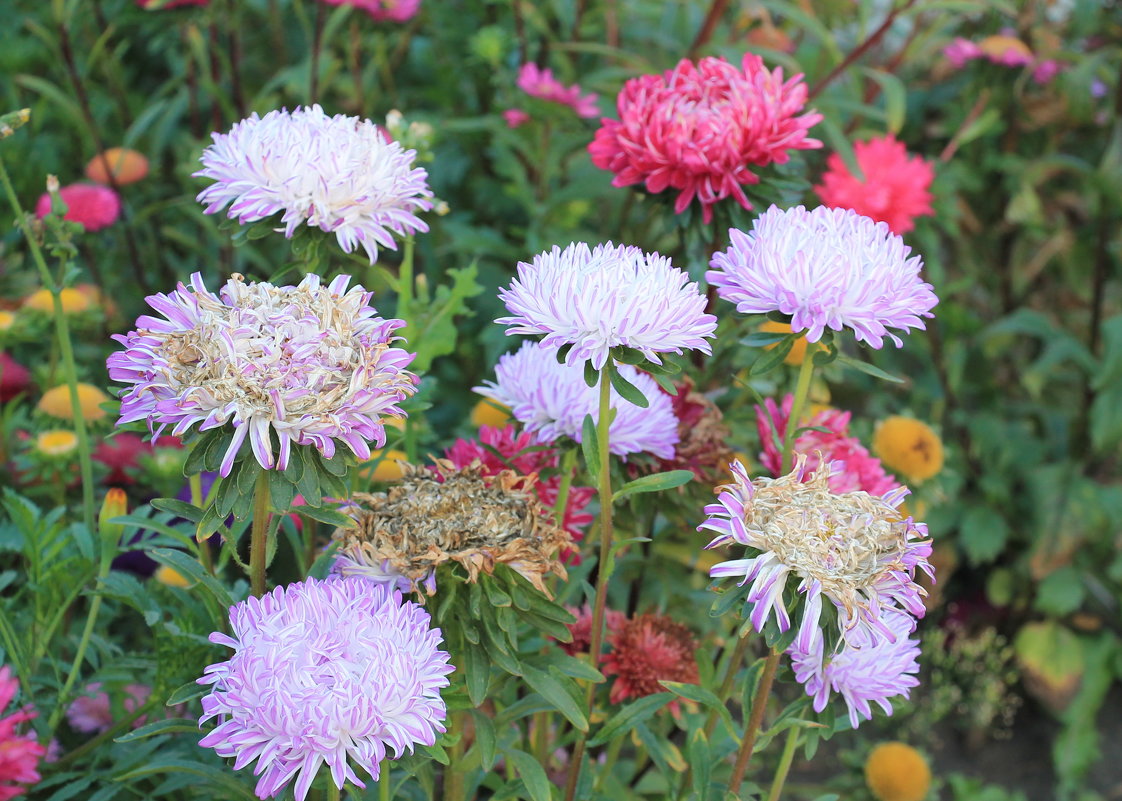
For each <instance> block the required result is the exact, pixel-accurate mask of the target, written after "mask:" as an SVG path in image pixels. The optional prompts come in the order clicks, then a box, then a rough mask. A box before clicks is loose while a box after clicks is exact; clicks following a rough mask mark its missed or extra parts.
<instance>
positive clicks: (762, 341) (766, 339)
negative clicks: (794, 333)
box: [740, 331, 791, 348]
mask: <svg viewBox="0 0 1122 801" xmlns="http://www.w3.org/2000/svg"><path fill="white" fill-rule="evenodd" d="M790 336H791V335H790V334H780V333H771V332H768V331H755V332H753V333H751V334H749V335H748V336H746V337H743V338H742V339H741V340H740V344H741V345H747V346H748V347H750V348H762V347H765V346H767V345H774V344H775V343H776V342H782V341H783V340H785V339H787V338H788V337H790Z"/></svg>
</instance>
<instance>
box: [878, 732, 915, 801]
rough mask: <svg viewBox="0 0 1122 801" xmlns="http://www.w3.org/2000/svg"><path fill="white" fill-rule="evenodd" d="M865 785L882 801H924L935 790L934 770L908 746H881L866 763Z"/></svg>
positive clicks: (902, 744)
mask: <svg viewBox="0 0 1122 801" xmlns="http://www.w3.org/2000/svg"><path fill="white" fill-rule="evenodd" d="M865 783H866V784H867V785H868V786H869V790H870V791H872V793H873V795H874V796H876V798H877V799H878V801H923V799H925V798H927V792H928V791H929V790H930V789H931V768H930V767H928V765H927V760H926V759H924V758H923V754H921V753H920V752H919V751H917V750H916V749H914V748H912V747H911V746H910V745H907V744H906V743H881V744H880V745H878V746H877V747H876V748H874V749H873V750H872V751H870V752H869V756H868V757H867V758H866V759H865Z"/></svg>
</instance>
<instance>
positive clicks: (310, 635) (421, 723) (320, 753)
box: [198, 577, 454, 801]
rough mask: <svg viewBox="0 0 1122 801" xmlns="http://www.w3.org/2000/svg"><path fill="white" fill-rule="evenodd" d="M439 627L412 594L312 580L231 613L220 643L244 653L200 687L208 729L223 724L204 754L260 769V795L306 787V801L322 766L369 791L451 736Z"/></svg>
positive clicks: (336, 778)
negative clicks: (370, 784) (440, 737)
mask: <svg viewBox="0 0 1122 801" xmlns="http://www.w3.org/2000/svg"><path fill="white" fill-rule="evenodd" d="M440 638H441V634H440V630H439V629H435V628H431V627H430V619H429V615H428V613H427V612H425V610H424V609H423V608H422V607H420V606H418V605H417V604H415V603H412V602H411V601H404V602H403V601H402V599H401V593H399V592H397V591H396V590H394V589H392V588H390V587H387V586H385V585H382V584H378V583H375V582H372V581H367V580H365V579H362V578H358V577H352V578H330V579H327V580H326V581H317V580H316V579H314V578H309V579H306V580H304V581H302V582H298V583H296V584H290V585H288V586H287V587H278V588H276V589H275V590H273V591H272V592H270V593H268V594H266V595H264V596H262V597H261V598H259V599H258V598H248V599H246V600H245V601H242V602H241V603H238V604H235V605H234V606H232V607H230V634H229V635H226V634H222V633H219V632H215V633H214V634H211V635H210V640H211V642H214V643H218V644H219V645H225V646H227V647H229V648H232V649H233V651H234V653H233V654H232V655H231V656H230V658H229V659H228V660H226V661H225V662H219V663H218V664H214V665H210V666H209V667H207V668H206V670H205V671H204V674H203V677H202V678H200V679H199V680H198V683H199V684H209V685H213V687H212V689H211V692H210V694H209V695H206V696H204V697H203V699H202V705H203V715H202V717H201V718H200V719H199V723H200V724H202V723H205V722H206V721H208V720H210V719H212V718H216V719H217V720H218V726H217V727H216V728H214V729H213V730H212V731H210V732H209V733H208V734H207V735H206V736H205V737H203V738H202V740H200V741H199V745H201V746H202V747H204V748H213V749H214V750H215V751H216V752H217V753H218V755H219V756H222V757H234V769H235V770H240V769H241V768H244V767H245V766H246V765H248V764H249V763H251V762H253V760H255V759H256V760H258V761H257V767H256V769H255V771H254V772H255V774H257V775H259V776H260V777H261V778H260V779H259V780H258V782H257V787H256V792H257V797H258V798H271V797H273V796H276V795H278V794H279V793H280V792H281V791H282V790H283V789H284V788H285V787H286V786H287V785H288V783H289V782H290V781H292V780H293V779H294V778H295V780H296V785H295V795H296V799H297V801H304V798H305V797H306V796H307V794H308V788H309V787H310V786H311V784H312V781H313V780H314V779H315V777H316V774H317V773H318V772H319V768H320V766H321V765H323V764H325V763H326V764H327V766H328V768H329V769H330V771H331V781H333V782H334V783H335V786H336V787H340V788H342V786H343V784H344V783H345V782H348V781H349V782H351V783H352V784H355V785H357V786H358V787H365V786H366V785H365V784H364V783H363V782H362V780H361V779H360V778H359V777H358V775H357V774H356V773H355V771H354V769H353V768H352V764H351V763H352V762H353V764H354V765H355V766H357V767H359V768H362V769H363V770H365V771H366V772H367V773H369V774H370V776H371V778H372V779H374V780H377V779H378V774H379V772H380V771H379V764H380V763H381V762H382V760H383V759H385V758H386V754H387V750H389V749H392V750H393V758H394V759H397V758H398V757H400V756H401V755H402V754H403V753H404V752H406V751H409V752H410V753H412V751H413V748H414V746H416V745H433V744H434V743H435V742H436V736H437V734H438V733H439V732H443V731H444V725H443V721H444V717H445V714H446V707H445V704H444V700H443V699H442V698H441V697H440V690H441V688H443V687H447V686H448V674H449V673H451V672H452V671H453V670H454V668H453V666H452V665H450V664H448V654H447V653H445V652H444V651H441V650H440V649H439V646H440V642H441V639H440Z"/></svg>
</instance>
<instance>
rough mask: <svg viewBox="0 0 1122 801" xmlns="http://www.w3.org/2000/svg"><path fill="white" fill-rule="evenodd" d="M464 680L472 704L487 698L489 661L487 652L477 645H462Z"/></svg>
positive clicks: (489, 677)
mask: <svg viewBox="0 0 1122 801" xmlns="http://www.w3.org/2000/svg"><path fill="white" fill-rule="evenodd" d="M464 681H465V683H466V684H467V691H468V698H470V699H471V703H472V704H473V705H474V706H479V705H480V704H482V703H483V702H484V701H485V700H486V699H487V687H488V686H489V685H490V683H491V661H490V660H489V659H488V658H487V652H486V651H484V650H483V649H482V648H480V647H479V646H478V645H472V644H470V643H469V644H467V645H465V647H464Z"/></svg>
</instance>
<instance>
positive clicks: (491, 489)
mask: <svg viewBox="0 0 1122 801" xmlns="http://www.w3.org/2000/svg"><path fill="white" fill-rule="evenodd" d="M435 468H436V470H435V471H432V470H426V469H424V468H420V467H416V466H414V465H406V466H405V467H404V477H403V478H402V480H401V481H400V482H399V483H397V484H394V485H393V486H392V487H390V489H389V491H388V492H380V493H376V494H367V493H362V492H356V493H354V495H353V496H352V498H351V500H352V502H353V504H354V509H353V516H354V518H355V520H356V521H357V525H356V526H354V527H352V528H341V529H338V530H336V531H335V534H334V539H335V540H337V541H338V542H339V550H338V552H337V557H336V563H335V566H334V569H335V570H336V571H337V572H338V573H340V574H342V575H344V576H362V577H365V578H367V579H372V580H373V581H374V582H375V583H386V584H395V585H398V586H401V584H403V583H407V584H408V586H409V588H410V589H412V590H413V591H415V592H417V593H418V594H420V590H421V589H422V588H423V589H424V590H425V591H426V592H427V593H428V594H429V595H432V594H434V593H435V592H436V588H437V587H436V569H437V568H438V567H439V566H440V565H443V564H446V563H450V562H455V563H458V564H459V565H461V566H462V567H463V568H464V570H466V571H467V573H468V581H469V582H473V581H477V580H478V578H479V575H480V574H490V573H493V572H494V570H495V567H496V566H498V565H500V564H506V565H508V566H510V567H511V568H512V569H513V570H516V571H517V572H518V573H520V574H521V575H523V576H524V577H525V578H526V579H527V580H528V581H529V582H530V583H531V584H533V585H534V586H535V587H536V588H537V589H538V590H539V591H541V592H542V593H545V594H548V591H547V590H546V586H545V576H546V574H548V573H555V574H557V575H558V576H561V577H562V578H564V577H565V568H564V567H563V566H562V564H561V562H560V561H558V559H557V554H558V552H559V551H561V550H562V549H565V548H568V547H570V546H571V545H572V540H571V539H570V537H569V535H568V534H567V533H566V532H565V531H564V530H562V529H560V528H558V527H557V526H555V525H554V524H553V513H552V511H551V510H549V509H546V508H545V507H544V506H542V505H541V503H540V502H539V500H538V497H537V493H536V492H535V491H534V485H535V483H536V481H537V476H536V475H530V476H520V475H518V474H517V473H515V472H514V471H512V470H503V471H502V472H500V473H498V474H496V475H488V474H487V473H486V471H485V470H484V469H483V467H482V465H480V464H479V463H478V462H476V463H473V464H471V465H469V466H468V467H465V468H462V469H457V468H456V467H455V466H454V465H453V464H452V463H451V462H447V461H443V460H437V461H436V463H435Z"/></svg>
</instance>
